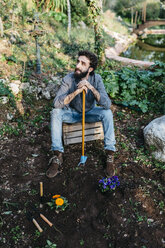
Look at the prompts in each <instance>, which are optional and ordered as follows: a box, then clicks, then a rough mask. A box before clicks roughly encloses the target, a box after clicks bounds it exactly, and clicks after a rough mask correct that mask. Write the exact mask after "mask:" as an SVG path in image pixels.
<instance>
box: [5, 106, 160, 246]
mask: <svg viewBox="0 0 165 248" xmlns="http://www.w3.org/2000/svg"><path fill="white" fill-rule="evenodd" d="M151 118H152V117H149V116H144V115H140V114H137V113H133V112H132V111H130V110H123V109H122V108H120V107H115V110H114V119H115V128H116V139H117V152H116V155H115V165H116V168H117V175H118V177H119V180H120V183H121V185H120V186H119V188H118V189H116V191H115V192H114V193H106V194H103V193H101V191H100V189H99V188H98V181H99V179H101V178H102V177H103V176H104V168H105V154H104V149H103V142H102V141H95V142H88V143H86V147H85V155H86V156H87V157H88V159H87V162H86V164H85V166H80V167H78V163H79V162H80V157H81V144H77V145H69V146H66V147H65V153H64V163H63V168H62V172H61V173H60V174H58V175H57V177H55V178H54V179H48V178H46V176H45V171H46V169H47V167H48V161H49V159H50V156H51V152H50V143H51V142H50V130H49V128H48V119H47V120H45V122H44V123H42V125H41V126H40V127H38V128H32V127H30V126H28V127H27V130H26V134H25V135H20V136H18V137H15V136H11V137H6V138H3V139H1V142H0V166H1V178H0V210H1V217H0V227H1V229H2V230H1V233H0V247H3V248H9V247H10V248H30V247H31V248H43V247H46V244H47V240H50V241H51V242H52V243H53V244H57V247H58V248H65V247H66V248H80V247H85V248H106V247H107V248H108V247H112V248H135V247H138V248H163V247H165V211H164V196H165V190H164V189H165V181H164V178H165V175H164V173H165V172H164V171H163V170H162V169H157V168H156V167H155V166H154V162H153V161H152V158H151V157H150V156H149V155H147V151H145V150H144V144H143V135H142V129H141V127H142V126H144V125H146V124H147V123H148V122H149V121H150V119H151ZM41 181H42V182H43V185H44V197H45V199H44V204H43V208H42V209H40V211H41V213H43V214H44V215H45V216H46V217H47V218H48V219H49V220H50V221H51V222H52V223H53V227H49V226H48V225H47V224H46V223H45V222H44V221H43V220H42V219H41V218H40V217H39V216H36V215H35V219H36V220H37V221H38V223H39V224H40V226H41V227H42V228H43V230H44V231H43V233H41V234H40V233H39V232H38V231H37V229H36V227H35V226H34V224H33V223H32V222H31V221H29V220H28V219H27V218H26V215H25V212H26V210H27V208H28V204H29V203H32V204H35V205H36V206H37V207H39V203H40V202H39V201H40V197H39V182H41ZM54 194H60V195H62V196H65V197H66V198H67V199H68V201H69V203H70V204H69V207H68V208H67V209H66V210H65V211H64V212H60V213H59V214H57V213H56V212H55V211H54V210H51V209H50V207H49V206H48V205H47V204H46V202H47V201H49V200H50V199H51V196H52V195H54ZM49 247H50V248H51V246H49ZM52 248H53V246H52Z"/></svg>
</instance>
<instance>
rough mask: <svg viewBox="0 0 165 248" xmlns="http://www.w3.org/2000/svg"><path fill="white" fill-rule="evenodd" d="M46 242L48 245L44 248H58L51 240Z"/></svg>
mask: <svg viewBox="0 0 165 248" xmlns="http://www.w3.org/2000/svg"><path fill="white" fill-rule="evenodd" d="M46 242H47V244H46V245H45V247H44V248H56V247H57V245H56V244H53V243H52V242H51V241H50V240H47V241H46Z"/></svg>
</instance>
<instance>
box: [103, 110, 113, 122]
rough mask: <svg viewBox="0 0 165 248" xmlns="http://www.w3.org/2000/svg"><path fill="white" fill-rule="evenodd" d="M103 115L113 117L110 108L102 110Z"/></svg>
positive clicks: (107, 117)
mask: <svg viewBox="0 0 165 248" xmlns="http://www.w3.org/2000/svg"><path fill="white" fill-rule="evenodd" d="M103 116H104V118H106V119H109V120H111V119H112V118H113V114H112V111H111V110H110V109H105V110H103Z"/></svg>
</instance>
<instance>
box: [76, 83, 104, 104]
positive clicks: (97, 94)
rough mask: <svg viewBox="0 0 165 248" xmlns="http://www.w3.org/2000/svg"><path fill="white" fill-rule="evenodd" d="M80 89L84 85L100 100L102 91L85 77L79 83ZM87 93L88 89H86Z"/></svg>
mask: <svg viewBox="0 0 165 248" xmlns="http://www.w3.org/2000/svg"><path fill="white" fill-rule="evenodd" d="M77 87H78V90H79V89H82V88H83V87H86V89H89V90H91V91H92V92H93V95H94V96H95V98H96V100H97V101H98V102H99V101H100V93H99V92H98V91H97V90H96V89H95V88H94V87H93V86H92V85H91V84H90V83H89V82H88V81H87V80H86V79H83V80H82V81H80V82H79V83H78V84H77ZM86 93H87V90H86Z"/></svg>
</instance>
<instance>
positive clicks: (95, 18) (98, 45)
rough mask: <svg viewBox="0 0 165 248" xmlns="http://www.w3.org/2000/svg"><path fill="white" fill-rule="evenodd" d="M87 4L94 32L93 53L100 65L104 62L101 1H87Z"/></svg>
mask: <svg viewBox="0 0 165 248" xmlns="http://www.w3.org/2000/svg"><path fill="white" fill-rule="evenodd" d="M87 4H88V6H89V8H90V16H91V18H92V22H93V25H94V32H95V52H96V54H97V56H98V60H99V63H100V64H103V63H104V62H105V43H104V39H103V34H102V32H103V30H102V27H101V23H100V22H101V21H100V19H101V13H102V0H89V1H87Z"/></svg>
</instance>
